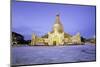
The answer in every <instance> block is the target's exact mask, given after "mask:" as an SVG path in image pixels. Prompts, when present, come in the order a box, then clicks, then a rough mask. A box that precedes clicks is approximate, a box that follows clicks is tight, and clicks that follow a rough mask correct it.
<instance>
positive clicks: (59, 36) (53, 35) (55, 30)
mask: <svg viewBox="0 0 100 67" xmlns="http://www.w3.org/2000/svg"><path fill="white" fill-rule="evenodd" d="M69 44H81V37H80V33H79V32H78V33H77V34H76V35H74V36H72V35H70V34H68V33H65V32H64V28H63V25H62V24H61V21H60V16H59V14H57V15H56V21H55V23H54V25H53V27H52V31H51V32H48V33H47V34H46V35H44V36H42V37H38V36H36V35H35V34H32V40H31V45H69Z"/></svg>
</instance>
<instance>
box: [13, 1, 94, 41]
mask: <svg viewBox="0 0 100 67" xmlns="http://www.w3.org/2000/svg"><path fill="white" fill-rule="evenodd" d="M95 12H96V10H95V6H80V5H71V4H50V3H37V2H16V1H13V2H12V31H14V32H17V33H20V34H22V35H23V36H24V37H25V39H26V40H27V39H31V36H32V33H35V34H37V35H38V36H43V35H45V34H46V33H48V32H49V31H52V27H53V24H54V23H55V17H56V14H57V13H59V14H60V20H61V23H62V24H63V27H64V31H65V32H66V33H69V34H71V35H75V34H76V33H77V32H80V34H81V36H83V37H85V38H91V37H93V36H94V35H95V23H96V22H95V20H96V19H95Z"/></svg>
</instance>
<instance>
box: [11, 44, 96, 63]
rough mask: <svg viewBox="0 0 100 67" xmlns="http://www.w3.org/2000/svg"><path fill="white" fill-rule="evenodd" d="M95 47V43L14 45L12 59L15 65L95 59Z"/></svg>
mask: <svg viewBox="0 0 100 67" xmlns="http://www.w3.org/2000/svg"><path fill="white" fill-rule="evenodd" d="M95 48H96V47H95V45H77V46H74V45H73V46H21V47H12V48H11V61H12V64H13V65H27V64H48V63H69V62H84V61H95V60H96V49H95Z"/></svg>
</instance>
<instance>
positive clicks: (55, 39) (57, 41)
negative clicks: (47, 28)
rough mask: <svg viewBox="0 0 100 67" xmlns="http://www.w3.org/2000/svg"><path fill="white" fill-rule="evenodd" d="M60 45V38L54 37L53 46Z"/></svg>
mask: <svg viewBox="0 0 100 67" xmlns="http://www.w3.org/2000/svg"><path fill="white" fill-rule="evenodd" d="M58 43H59V37H58V36H54V37H53V45H57V44H58Z"/></svg>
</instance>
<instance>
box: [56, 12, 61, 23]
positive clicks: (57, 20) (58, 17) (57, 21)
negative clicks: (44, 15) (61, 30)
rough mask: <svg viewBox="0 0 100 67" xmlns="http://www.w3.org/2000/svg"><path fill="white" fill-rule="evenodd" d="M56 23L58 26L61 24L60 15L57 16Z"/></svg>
mask: <svg viewBox="0 0 100 67" xmlns="http://www.w3.org/2000/svg"><path fill="white" fill-rule="evenodd" d="M55 23H56V24H61V23H60V15H59V14H57V15H56V22H55Z"/></svg>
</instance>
